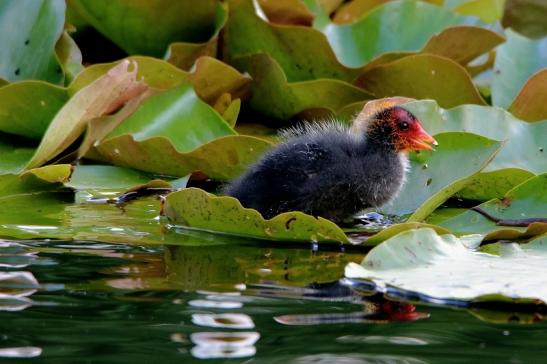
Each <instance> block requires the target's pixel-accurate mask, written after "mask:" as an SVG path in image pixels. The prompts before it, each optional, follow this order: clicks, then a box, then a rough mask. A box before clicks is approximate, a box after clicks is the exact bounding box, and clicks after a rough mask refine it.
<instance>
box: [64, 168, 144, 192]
mask: <svg viewBox="0 0 547 364" xmlns="http://www.w3.org/2000/svg"><path fill="white" fill-rule="evenodd" d="M151 179H152V178H150V176H149V175H147V174H145V173H142V172H139V171H136V170H134V169H129V168H124V167H116V166H103V165H80V166H75V167H74V171H73V173H72V175H71V177H70V181H67V182H65V184H64V185H65V186H66V187H70V188H73V189H75V190H99V189H100V190H104V189H109V190H120V191H123V190H125V189H128V188H130V187H134V186H137V185H141V184H144V183H148V182H149V181H150V180H151Z"/></svg>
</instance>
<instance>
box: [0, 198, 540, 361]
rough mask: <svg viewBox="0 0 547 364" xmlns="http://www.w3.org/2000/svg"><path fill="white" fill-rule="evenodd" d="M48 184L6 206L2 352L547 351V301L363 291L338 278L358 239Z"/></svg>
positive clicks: (368, 355) (274, 357) (222, 357)
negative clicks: (272, 235) (248, 230)
mask: <svg viewBox="0 0 547 364" xmlns="http://www.w3.org/2000/svg"><path fill="white" fill-rule="evenodd" d="M39 197H40V196H39ZM46 197H47V199H46V200H44V198H46ZM25 198H27V197H25ZM28 198H31V197H30V196H28ZM36 198H37V197H35V196H34V197H32V198H31V199H36ZM40 198H41V200H40V202H41V203H29V202H30V201H31V200H29V201H27V202H25V201H22V202H20V205H17V201H19V200H14V201H8V202H9V206H14V205H13V204H15V205H16V207H17V208H15V207H14V208H12V209H2V210H1V211H0V221H1V222H2V225H1V226H0V227H1V228H2V232H3V234H5V236H15V237H18V238H20V240H0V322H1V323H2V324H1V326H0V327H1V328H0V362H6V363H19V362H21V363H23V362H24V363H28V362H32V363H34V362H36V363H153V364H157V363H193V362H196V363H203V362H207V363H217V362H230V363H282V364H287V363H343V364H344V363H348V364H354V363H461V362H464V361H467V362H479V361H480V362H484V363H535V362H537V363H543V362H545V360H544V358H545V355H546V354H547V346H546V345H545V342H547V330H546V325H545V323H544V322H543V316H542V314H543V313H544V312H534V309H532V310H530V307H528V308H526V309H527V310H528V311H527V312H519V313H517V312H504V311H488V310H484V309H483V310H480V311H478V310H476V309H475V310H466V309H461V308H460V309H456V308H449V307H441V306H432V305H425V304H420V305H415V306H414V305H412V304H409V303H397V302H391V301H387V300H385V299H384V298H383V297H380V296H378V295H372V296H368V297H363V296H360V295H357V294H355V293H354V292H352V291H351V290H350V289H348V288H347V287H346V286H343V285H340V284H339V283H338V282H339V279H340V278H342V276H343V268H344V266H345V265H346V264H347V263H348V262H352V261H353V262H360V261H361V260H362V259H363V257H364V255H365V253H366V251H363V250H360V249H351V248H347V249H345V250H344V251H342V249H340V247H339V246H338V245H336V244H335V245H324V244H319V246H311V245H310V244H290V245H289V244H285V243H281V242H261V241H252V240H243V239H239V238H235V237H227V236H220V235H212V234H207V233H197V232H190V231H184V230H177V229H174V228H168V227H167V226H166V225H165V222H162V221H161V220H160V219H158V218H157V216H158V211H159V203H158V201H157V200H156V199H155V198H154V197H149V198H146V199H143V200H139V201H136V202H134V203H130V204H128V205H127V206H125V207H123V208H117V207H115V206H112V205H109V204H75V203H74V202H73V200H72V198H71V196H68V197H67V198H59V196H57V195H55V196H50V195H44V196H41V197H40ZM35 201H36V200H35ZM44 201H45V202H47V203H45V202H44ZM8 202H6V203H8ZM14 211H16V212H17V213H13V212H14ZM46 236H47V237H51V238H55V239H46V238H45V237H46ZM69 237H71V238H73V239H75V240H74V241H71V240H67V238H69ZM30 238H32V239H30ZM532 308H534V307H532ZM505 309H509V310H513V309H514V308H513V307H511V306H507V307H505Z"/></svg>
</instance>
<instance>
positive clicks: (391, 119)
mask: <svg viewBox="0 0 547 364" xmlns="http://www.w3.org/2000/svg"><path fill="white" fill-rule="evenodd" d="M409 101H413V99H409V98H405V97H390V98H385V99H379V100H373V101H369V102H368V103H367V104H366V105H365V107H364V108H363V110H362V111H361V113H359V115H357V117H356V118H355V120H354V122H353V125H352V127H351V132H352V133H353V134H354V135H364V136H365V137H366V138H367V140H369V141H371V142H373V143H376V144H381V145H385V146H388V147H389V148H393V149H395V150H396V151H397V152H409V151H415V150H432V149H433V148H432V146H431V145H437V142H436V141H435V139H433V137H431V135H429V134H428V133H427V132H426V131H425V130H424V129H423V127H422V125H421V124H420V121H419V120H418V118H416V116H414V114H412V113H411V112H410V111H408V110H406V109H404V108H403V107H401V106H399V105H401V104H403V103H406V102H409Z"/></svg>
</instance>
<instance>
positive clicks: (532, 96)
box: [508, 69, 547, 121]
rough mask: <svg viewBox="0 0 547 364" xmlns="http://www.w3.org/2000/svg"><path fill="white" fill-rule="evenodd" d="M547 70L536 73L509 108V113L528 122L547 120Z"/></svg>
mask: <svg viewBox="0 0 547 364" xmlns="http://www.w3.org/2000/svg"><path fill="white" fill-rule="evenodd" d="M545 85H547V69H543V70H541V71H539V72H537V73H535V74H534V75H533V76H532V77H530V78H529V79H528V81H526V83H525V84H524V86H523V87H522V89H521V90H520V92H519V94H518V95H517V97H515V99H514V100H513V103H512V104H511V106H509V109H508V110H509V112H511V113H512V114H513V115H515V116H516V117H518V118H520V119H522V120H526V121H539V120H547V103H545V102H544V100H547V86H545Z"/></svg>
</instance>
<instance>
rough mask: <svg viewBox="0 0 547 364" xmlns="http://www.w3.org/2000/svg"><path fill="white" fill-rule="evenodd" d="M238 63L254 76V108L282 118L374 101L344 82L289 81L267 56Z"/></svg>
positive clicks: (257, 55)
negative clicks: (310, 111) (363, 101)
mask: <svg viewBox="0 0 547 364" xmlns="http://www.w3.org/2000/svg"><path fill="white" fill-rule="evenodd" d="M234 62H235V64H236V65H238V67H240V68H242V69H245V70H247V71H248V72H249V73H250V74H251V76H252V77H253V93H252V96H251V99H250V105H251V107H252V108H253V109H255V110H257V111H259V112H260V113H263V114H265V115H268V116H272V117H275V118H278V119H289V118H291V117H293V116H294V115H296V114H298V113H301V112H304V111H306V110H309V109H325V110H327V111H328V112H331V113H333V112H334V111H335V110H337V109H339V108H342V107H343V106H345V105H347V104H349V103H352V102H356V101H361V100H364V99H370V98H371V96H370V95H369V94H367V93H366V92H365V91H363V90H362V89H360V88H358V87H355V86H353V85H351V84H349V83H346V82H343V81H340V80H333V79H319V80H311V81H302V82H287V78H286V77H285V75H284V73H283V70H282V69H281V67H280V66H279V64H278V63H277V62H276V61H275V60H274V59H273V58H272V57H270V56H268V55H267V54H255V55H252V56H248V57H242V58H238V59H236V60H234Z"/></svg>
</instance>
